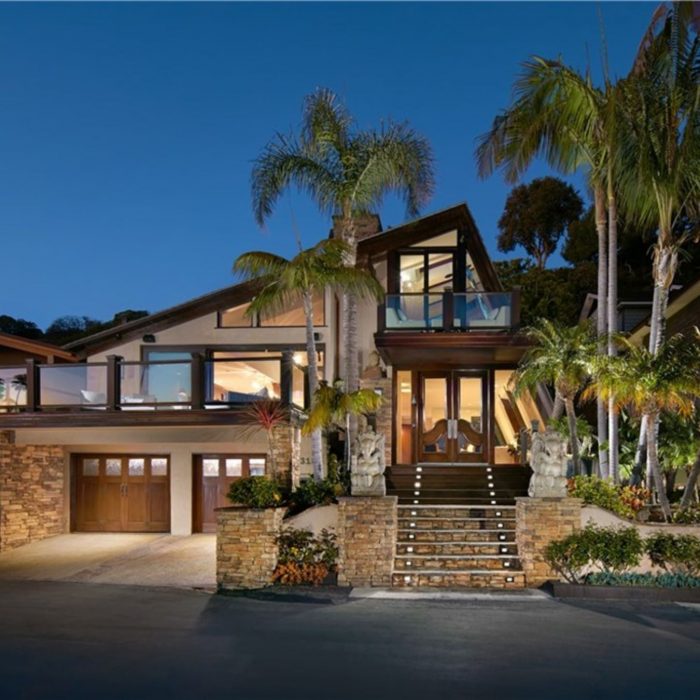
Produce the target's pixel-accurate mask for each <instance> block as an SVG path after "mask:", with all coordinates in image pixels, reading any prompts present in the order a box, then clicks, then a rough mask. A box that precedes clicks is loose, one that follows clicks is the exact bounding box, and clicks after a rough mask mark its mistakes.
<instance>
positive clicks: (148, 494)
mask: <svg viewBox="0 0 700 700" xmlns="http://www.w3.org/2000/svg"><path fill="white" fill-rule="evenodd" d="M73 469H74V472H73V473H74V484H75V490H74V497H75V501H74V504H75V509H74V516H73V526H74V529H75V530H78V531H80V532H168V531H169V530H170V460H169V458H168V457H167V456H165V455H148V456H146V455H77V456H76V457H75V458H74V465H73Z"/></svg>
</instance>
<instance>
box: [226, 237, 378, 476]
mask: <svg viewBox="0 0 700 700" xmlns="http://www.w3.org/2000/svg"><path fill="white" fill-rule="evenodd" d="M347 254H348V245H347V244H346V243H344V242H342V241H339V240H335V239H330V240H324V241H321V242H320V243H318V244H317V245H315V246H314V247H313V248H309V249H308V250H302V251H300V252H299V253H298V254H297V255H296V256H295V257H294V258H292V259H291V260H288V259H286V258H283V257H281V256H279V255H274V254H272V253H263V252H251V253H244V254H243V255H241V256H239V257H238V258H237V259H236V261H235V262H234V264H233V270H234V272H235V273H237V274H238V275H240V276H241V277H243V278H244V279H249V280H250V279H252V280H257V281H258V283H259V284H260V291H259V292H258V294H257V295H256V296H255V298H254V299H253V301H252V302H251V303H250V306H249V307H248V309H247V311H246V313H247V315H249V316H250V315H253V314H261V313H265V312H273V313H274V312H276V311H280V310H283V309H285V308H289V307H291V306H293V305H294V304H295V303H298V302H299V301H300V300H301V302H302V306H303V308H304V317H305V319H306V356H307V363H308V364H307V367H308V377H309V391H310V393H311V396H314V395H315V394H316V390H317V389H318V381H319V380H318V362H317V354H316V341H315V338H314V307H313V299H314V295H318V294H324V293H325V291H326V288H328V287H330V288H331V289H335V290H337V291H344V292H352V293H353V294H354V295H355V296H356V297H371V298H377V299H381V298H382V296H383V295H384V290H383V288H382V286H381V284H380V283H379V282H378V281H377V279H376V278H375V277H374V276H373V275H372V274H370V273H369V272H368V271H366V270H360V269H357V268H354V267H353V268H351V267H346V266H345V262H344V261H345V257H346V255H347ZM321 452H322V437H321V431H320V430H315V431H313V432H312V434H311V462H312V465H313V471H314V477H315V478H316V479H317V480H321V479H322V478H323V458H322V455H321Z"/></svg>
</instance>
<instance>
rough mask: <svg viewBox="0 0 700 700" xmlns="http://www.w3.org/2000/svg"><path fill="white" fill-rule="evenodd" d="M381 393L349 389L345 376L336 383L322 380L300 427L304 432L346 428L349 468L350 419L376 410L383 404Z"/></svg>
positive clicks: (346, 452) (348, 466) (347, 462)
mask: <svg viewBox="0 0 700 700" xmlns="http://www.w3.org/2000/svg"><path fill="white" fill-rule="evenodd" d="M381 403H382V397H381V396H379V394H376V393H375V392H374V391H372V389H357V390H355V391H346V389H345V384H344V382H343V380H342V379H336V381H335V382H333V384H332V385H331V384H328V382H325V381H323V382H320V384H319V387H318V389H317V390H316V393H315V394H314V398H313V403H312V406H311V411H309V417H308V419H307V421H306V423H305V424H304V426H303V427H302V429H301V432H302V433H304V434H308V433H311V432H313V431H316V430H320V429H321V428H328V427H331V426H335V427H338V428H341V429H342V430H344V431H345V459H346V464H347V468H348V469H349V468H350V464H351V457H352V445H351V443H350V420H351V418H352V417H353V416H355V417H357V416H360V415H366V414H368V413H375V412H376V411H377V409H378V408H379V407H380V406H381Z"/></svg>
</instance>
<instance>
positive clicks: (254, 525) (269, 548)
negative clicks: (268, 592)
mask: <svg viewBox="0 0 700 700" xmlns="http://www.w3.org/2000/svg"><path fill="white" fill-rule="evenodd" d="M285 513H286V508H266V509H264V510H254V509H252V508H241V507H236V506H233V507H230V508H220V509H218V511H217V516H216V521H217V524H216V582H217V584H218V585H219V587H221V588H231V589H236V588H262V587H264V586H269V585H270V584H271V583H272V572H273V571H274V570H275V567H276V566H277V543H276V542H275V539H276V537H277V535H278V533H279V532H280V528H281V526H282V519H283V518H284V514H285Z"/></svg>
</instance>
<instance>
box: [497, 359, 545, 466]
mask: <svg viewBox="0 0 700 700" xmlns="http://www.w3.org/2000/svg"><path fill="white" fill-rule="evenodd" d="M512 375H513V370H509V369H508V370H500V369H499V370H496V372H495V373H494V383H495V396H496V401H495V405H494V436H493V437H494V445H495V448H494V459H495V461H496V464H512V463H517V462H518V461H519V456H518V454H517V450H518V442H519V434H520V431H521V430H522V429H524V428H525V429H529V428H530V427H531V426H532V421H535V420H536V421H539V425H540V426H542V425H544V420H543V418H542V415H541V414H540V411H539V409H538V408H537V404H536V403H535V401H534V400H533V398H532V396H531V395H530V394H529V393H528V392H523V393H522V394H521V395H520V396H518V397H516V396H515V394H514V393H513V385H512V383H511V377H512Z"/></svg>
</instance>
